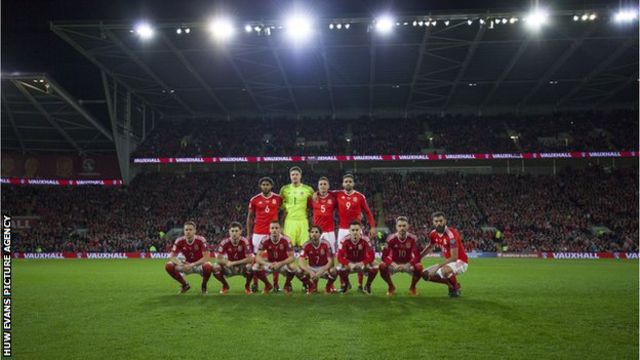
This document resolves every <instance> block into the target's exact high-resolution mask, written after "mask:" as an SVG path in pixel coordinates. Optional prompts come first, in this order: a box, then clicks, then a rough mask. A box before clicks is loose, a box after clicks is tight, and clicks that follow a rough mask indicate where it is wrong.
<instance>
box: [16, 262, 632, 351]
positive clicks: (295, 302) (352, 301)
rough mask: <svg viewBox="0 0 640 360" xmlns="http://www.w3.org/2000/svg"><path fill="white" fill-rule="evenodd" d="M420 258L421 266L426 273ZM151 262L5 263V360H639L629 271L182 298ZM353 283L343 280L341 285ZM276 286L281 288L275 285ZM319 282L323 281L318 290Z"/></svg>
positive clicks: (566, 270)
mask: <svg viewBox="0 0 640 360" xmlns="http://www.w3.org/2000/svg"><path fill="white" fill-rule="evenodd" d="M435 262H436V259H428V260H426V261H425V264H432V263H435ZM164 263H165V261H162V260H14V261H13V314H12V315H13V352H14V358H16V359H63V358H64V359H130V358H131V359H170V358H174V359H254V358H260V359H265V360H266V359H361V358H362V359H431V358H433V359H435V358H443V359H464V358H467V359H477V358H487V359H536V358H538V359H542V358H573V359H614V358H616V359H638V306H639V305H638V261H634V260H597V261H593V260H541V259H513V260H511V259H471V261H470V265H469V270H468V272H467V273H466V274H464V275H462V276H460V277H459V281H460V283H461V285H462V297H460V298H457V299H450V298H448V297H447V289H446V287H444V286H443V285H440V284H434V283H426V282H424V281H421V282H420V283H419V284H418V290H419V292H420V294H419V295H418V296H417V297H411V296H409V295H408V294H407V288H408V285H409V277H408V275H405V274H400V275H396V276H394V278H393V279H394V282H395V283H396V287H398V291H397V294H396V295H395V296H394V297H392V298H387V296H386V295H385V291H386V284H385V283H384V282H383V281H382V279H381V278H379V277H378V278H376V280H375V282H374V284H373V285H374V286H373V295H365V294H360V293H358V292H356V291H352V292H350V293H348V294H346V295H340V294H333V295H324V294H315V295H312V296H306V295H304V294H302V293H301V292H300V287H301V285H300V282H299V281H298V280H297V279H295V280H294V288H295V292H294V294H293V295H290V296H287V295H284V294H282V293H280V294H269V295H263V294H252V295H249V296H247V295H245V294H244V293H243V292H242V290H243V287H242V284H243V283H244V281H243V279H241V278H239V277H234V278H232V280H231V282H230V284H231V287H232V288H231V291H230V292H229V293H228V294H226V295H219V294H218V290H219V288H220V285H219V283H218V282H217V281H216V280H215V279H214V278H213V277H212V278H211V280H210V282H209V295H207V296H202V295H200V293H199V288H200V286H199V285H200V277H199V276H198V275H191V276H189V277H188V280H189V281H190V283H191V285H192V289H191V291H190V292H188V293H186V294H183V295H177V292H178V284H177V283H176V282H175V281H174V280H173V279H171V278H170V277H169V276H168V275H167V274H166V273H165V270H164ZM351 281H352V283H353V284H355V283H356V281H355V276H353V275H352V280H351ZM280 283H281V285H282V284H283V283H284V279H283V278H282V277H281V280H280ZM321 284H324V280H323V281H322V282H321Z"/></svg>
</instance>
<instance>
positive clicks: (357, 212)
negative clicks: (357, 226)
mask: <svg viewBox="0 0 640 360" xmlns="http://www.w3.org/2000/svg"><path fill="white" fill-rule="evenodd" d="M354 186H355V178H354V177H353V175H352V174H346V175H344V176H343V177H342V188H343V190H339V191H332V192H331V193H332V194H333V195H334V196H335V197H336V201H337V202H338V222H339V227H338V244H342V240H344V238H345V237H346V236H347V235H349V226H350V224H351V223H352V222H354V221H357V222H361V219H362V213H364V214H365V215H366V218H367V222H368V223H369V227H370V230H369V236H371V237H372V238H373V237H375V236H376V224H375V221H374V220H373V213H371V209H370V208H369V205H368V204H367V198H366V197H365V196H364V195H363V194H362V193H360V192H358V191H356V190H355V189H354ZM340 281H341V282H342V280H340ZM362 281H363V275H362V273H361V272H359V273H358V290H362ZM341 285H342V286H344V284H341Z"/></svg>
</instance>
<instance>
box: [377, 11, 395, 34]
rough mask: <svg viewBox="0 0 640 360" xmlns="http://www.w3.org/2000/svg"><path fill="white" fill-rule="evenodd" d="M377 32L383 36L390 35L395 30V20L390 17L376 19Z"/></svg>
mask: <svg viewBox="0 0 640 360" xmlns="http://www.w3.org/2000/svg"><path fill="white" fill-rule="evenodd" d="M376 30H378V32H380V33H381V34H388V33H390V32H391V30H393V19H392V18H391V16H389V15H384V16H381V17H378V18H376Z"/></svg>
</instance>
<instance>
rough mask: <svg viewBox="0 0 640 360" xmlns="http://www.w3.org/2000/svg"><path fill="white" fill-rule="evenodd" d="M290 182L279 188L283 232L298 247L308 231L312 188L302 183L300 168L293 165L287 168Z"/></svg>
mask: <svg viewBox="0 0 640 360" xmlns="http://www.w3.org/2000/svg"><path fill="white" fill-rule="evenodd" d="M289 178H290V179H291V184H287V185H285V186H283V187H282V189H280V196H281V197H282V208H283V209H284V231H283V232H284V234H285V235H286V236H287V237H288V238H289V239H291V244H292V245H293V246H294V247H296V248H299V247H300V246H301V245H302V243H303V242H304V241H305V240H306V238H307V235H308V233H309V219H308V218H307V205H308V202H309V201H308V200H309V199H310V198H311V197H312V196H313V188H311V187H310V186H308V185H305V184H303V183H302V182H301V181H302V169H300V168H299V167H298V166H294V167H292V168H291V169H289Z"/></svg>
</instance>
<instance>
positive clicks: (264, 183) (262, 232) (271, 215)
mask: <svg viewBox="0 0 640 360" xmlns="http://www.w3.org/2000/svg"><path fill="white" fill-rule="evenodd" d="M258 185H259V186H260V190H261V193H260V194H258V195H256V196H254V197H252V198H251V200H250V201H249V211H248V213H247V234H248V233H249V231H253V233H252V236H251V245H252V246H253V250H254V251H255V250H256V249H257V248H258V245H259V244H260V240H262V238H264V237H265V236H268V235H269V224H270V223H271V222H272V221H278V211H279V210H280V206H282V198H281V197H280V195H278V194H274V193H273V192H272V191H271V190H272V189H273V179H271V178H270V177H263V178H261V179H260V180H259V181H258ZM254 218H255V219H254ZM254 220H255V221H254ZM254 222H255V225H254ZM251 290H252V291H253V292H258V279H257V277H255V276H254V278H253V287H252V289H251Z"/></svg>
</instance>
